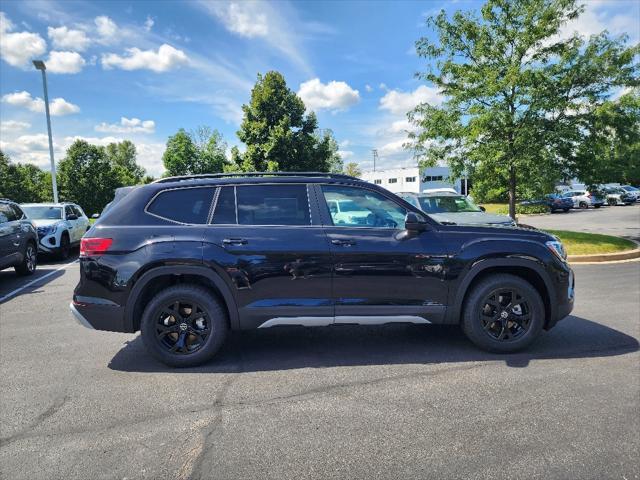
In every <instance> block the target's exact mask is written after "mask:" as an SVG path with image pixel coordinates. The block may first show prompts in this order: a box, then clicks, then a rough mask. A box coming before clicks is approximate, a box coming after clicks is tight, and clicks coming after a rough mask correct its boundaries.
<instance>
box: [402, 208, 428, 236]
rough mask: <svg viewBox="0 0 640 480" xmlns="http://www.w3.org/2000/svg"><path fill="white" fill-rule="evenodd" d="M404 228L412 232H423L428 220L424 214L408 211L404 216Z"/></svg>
mask: <svg viewBox="0 0 640 480" xmlns="http://www.w3.org/2000/svg"><path fill="white" fill-rule="evenodd" d="M404 228H406V229H407V230H408V231H410V232H423V231H425V230H426V229H427V221H426V220H425V218H424V217H423V216H422V215H419V214H417V213H415V212H408V213H407V214H406V215H405V217H404Z"/></svg>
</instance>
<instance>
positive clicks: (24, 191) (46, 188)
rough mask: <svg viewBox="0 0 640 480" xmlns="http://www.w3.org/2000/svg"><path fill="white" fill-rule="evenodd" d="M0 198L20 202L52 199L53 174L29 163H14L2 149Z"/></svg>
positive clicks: (0, 159)
mask: <svg viewBox="0 0 640 480" xmlns="http://www.w3.org/2000/svg"><path fill="white" fill-rule="evenodd" d="M0 198H10V199H11V200H13V201H15V202H18V203H26V202H48V201H51V200H52V199H53V192H52V189H51V174H50V173H49V172H45V171H43V170H41V169H39V168H38V167H37V166H35V165H32V164H29V163H25V164H21V163H13V162H11V161H10V160H9V157H8V156H6V155H5V154H4V153H3V152H2V151H1V150H0Z"/></svg>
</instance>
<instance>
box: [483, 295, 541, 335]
mask: <svg viewBox="0 0 640 480" xmlns="http://www.w3.org/2000/svg"><path fill="white" fill-rule="evenodd" d="M479 315H480V322H481V324H482V328H483V329H484V331H485V332H486V333H487V335H489V336H490V337H491V338H492V339H494V340H498V341H501V342H510V341H513V340H516V339H518V338H520V337H521V336H522V335H524V334H525V333H526V332H527V330H529V327H530V325H531V309H530V307H529V303H528V301H527V298H526V297H525V296H524V295H523V294H522V293H520V292H519V291H517V290H516V289H514V288H509V289H498V290H495V291H493V292H491V293H490V294H489V295H488V296H487V297H486V298H485V300H484V301H483V302H482V306H481V308H480V312H479Z"/></svg>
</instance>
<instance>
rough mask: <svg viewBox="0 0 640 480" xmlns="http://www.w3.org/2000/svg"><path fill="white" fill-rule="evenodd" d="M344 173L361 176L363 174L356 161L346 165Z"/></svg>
mask: <svg viewBox="0 0 640 480" xmlns="http://www.w3.org/2000/svg"><path fill="white" fill-rule="evenodd" d="M344 173H345V174H346V175H350V176H352V177H360V176H362V170H360V167H359V166H358V164H357V163H355V162H349V163H347V164H346V165H345V166H344Z"/></svg>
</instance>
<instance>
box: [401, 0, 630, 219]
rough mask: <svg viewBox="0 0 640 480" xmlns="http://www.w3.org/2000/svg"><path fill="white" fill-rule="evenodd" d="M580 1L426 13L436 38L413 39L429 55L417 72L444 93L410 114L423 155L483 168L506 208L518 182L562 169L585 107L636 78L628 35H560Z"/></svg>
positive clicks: (493, 2) (492, 1)
mask: <svg viewBox="0 0 640 480" xmlns="http://www.w3.org/2000/svg"><path fill="white" fill-rule="evenodd" d="M582 11H583V8H582V7H580V6H578V5H577V4H576V2H575V1H574V0H518V1H515V2H514V1H513V0H488V1H487V3H486V4H485V5H484V6H483V7H482V9H481V12H480V16H478V15H477V14H476V13H474V12H456V13H455V14H454V15H453V16H452V18H451V19H449V18H448V17H447V15H446V14H445V13H444V11H442V12H440V14H438V15H436V16H432V17H430V18H429V19H428V20H427V23H428V25H429V27H431V28H433V29H435V31H436V33H437V37H438V41H437V42H435V43H434V42H432V41H431V40H429V39H428V38H426V37H424V38H421V39H419V40H418V41H417V42H416V49H417V52H418V55H419V56H420V57H423V58H426V59H429V60H432V63H431V65H432V66H431V68H430V69H429V70H428V71H427V72H426V73H424V74H421V75H420V77H421V78H422V79H424V80H426V81H428V82H430V83H432V84H433V85H435V87H436V88H437V89H438V90H439V91H440V93H441V94H442V96H443V97H444V101H443V102H442V104H441V105H437V104H429V103H425V104H422V105H420V106H418V107H417V108H416V109H415V110H414V111H413V112H411V114H410V118H411V119H412V120H413V121H414V123H415V124H416V125H417V126H418V127H419V131H418V132H417V133H413V134H411V135H410V138H411V139H412V143H413V147H414V148H415V149H416V154H417V155H418V157H419V158H420V159H421V161H422V163H423V164H425V165H432V164H434V163H436V162H437V161H441V160H447V161H448V162H449V164H450V166H451V167H452V172H453V174H454V175H455V176H460V175H461V174H462V172H463V171H464V170H465V169H469V170H471V171H482V172H490V173H491V175H492V177H491V178H493V179H495V181H496V186H501V187H502V188H504V190H506V191H507V192H508V198H509V214H510V215H511V216H512V217H515V204H516V197H517V194H518V189H517V186H518V184H519V183H520V182H524V181H525V180H527V181H528V180H529V179H531V178H536V179H540V178H543V179H544V178H547V179H548V178H549V177H554V176H555V177H561V176H566V175H569V174H571V173H572V172H571V170H575V168H574V167H575V165H573V167H572V162H573V161H574V160H577V157H576V156H575V150H576V147H577V144H578V142H579V141H580V140H581V138H582V129H583V126H584V124H585V122H587V120H588V118H589V117H590V116H591V115H593V111H594V109H595V108H597V106H598V105H601V104H602V103H603V101H604V100H605V99H606V98H607V96H608V95H609V94H610V92H611V89H612V87H615V86H623V85H632V84H637V65H635V64H634V56H635V55H637V53H638V51H639V50H638V46H637V45H636V46H632V47H626V46H625V41H626V39H625V38H618V39H611V38H609V37H608V36H607V34H606V33H603V34H600V35H597V36H592V37H591V38H590V39H589V40H588V41H584V40H583V39H582V38H581V37H580V36H579V35H578V34H574V35H573V36H572V37H570V38H567V39H565V38H564V37H563V36H562V35H560V33H561V29H562V27H563V25H564V24H566V23H567V22H568V21H570V20H572V19H575V18H576V17H578V16H579V15H580V14H581V13H582ZM542 183H544V182H542Z"/></svg>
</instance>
